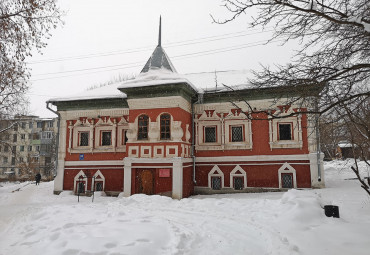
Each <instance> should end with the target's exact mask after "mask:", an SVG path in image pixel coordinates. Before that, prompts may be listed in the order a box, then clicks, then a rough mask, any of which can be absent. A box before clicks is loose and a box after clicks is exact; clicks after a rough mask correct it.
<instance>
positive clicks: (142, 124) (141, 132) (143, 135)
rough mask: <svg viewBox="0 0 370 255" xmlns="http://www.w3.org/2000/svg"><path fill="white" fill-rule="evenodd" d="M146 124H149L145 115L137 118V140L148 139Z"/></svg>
mask: <svg viewBox="0 0 370 255" xmlns="http://www.w3.org/2000/svg"><path fill="white" fill-rule="evenodd" d="M148 124H149V117H148V116H146V115H141V116H140V117H139V122H138V127H139V128H138V131H137V139H138V140H147V139H148Z"/></svg>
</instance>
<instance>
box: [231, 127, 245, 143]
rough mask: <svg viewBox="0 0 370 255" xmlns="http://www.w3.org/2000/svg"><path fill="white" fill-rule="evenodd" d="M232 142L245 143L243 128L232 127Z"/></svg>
mask: <svg viewBox="0 0 370 255" xmlns="http://www.w3.org/2000/svg"><path fill="white" fill-rule="evenodd" d="M231 141H232V142H242V141H243V127H242V126H239V127H231Z"/></svg>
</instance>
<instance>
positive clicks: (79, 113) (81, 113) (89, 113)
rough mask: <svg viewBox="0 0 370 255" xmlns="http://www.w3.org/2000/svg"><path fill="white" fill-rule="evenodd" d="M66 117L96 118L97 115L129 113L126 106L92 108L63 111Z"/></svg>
mask: <svg viewBox="0 0 370 255" xmlns="http://www.w3.org/2000/svg"><path fill="white" fill-rule="evenodd" d="M63 112H65V116H66V119H78V118H80V117H87V118H94V119H96V118H98V116H110V117H122V116H127V115H129V109H128V108H124V109H122V108H113V109H94V110H75V111H63Z"/></svg>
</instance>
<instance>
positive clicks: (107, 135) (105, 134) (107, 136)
mask: <svg viewBox="0 0 370 255" xmlns="http://www.w3.org/2000/svg"><path fill="white" fill-rule="evenodd" d="M101 145H102V146H109V145H112V132H111V131H102V132H101Z"/></svg>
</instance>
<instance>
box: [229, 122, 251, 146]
mask: <svg viewBox="0 0 370 255" xmlns="http://www.w3.org/2000/svg"><path fill="white" fill-rule="evenodd" d="M233 126H242V128H243V141H242V142H232V141H231V136H232V134H231V130H232V127H233ZM250 126H251V121H250V120H248V119H244V120H240V119H239V120H225V149H234V150H235V149H252V135H251V132H252V131H251V129H250Z"/></svg>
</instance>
